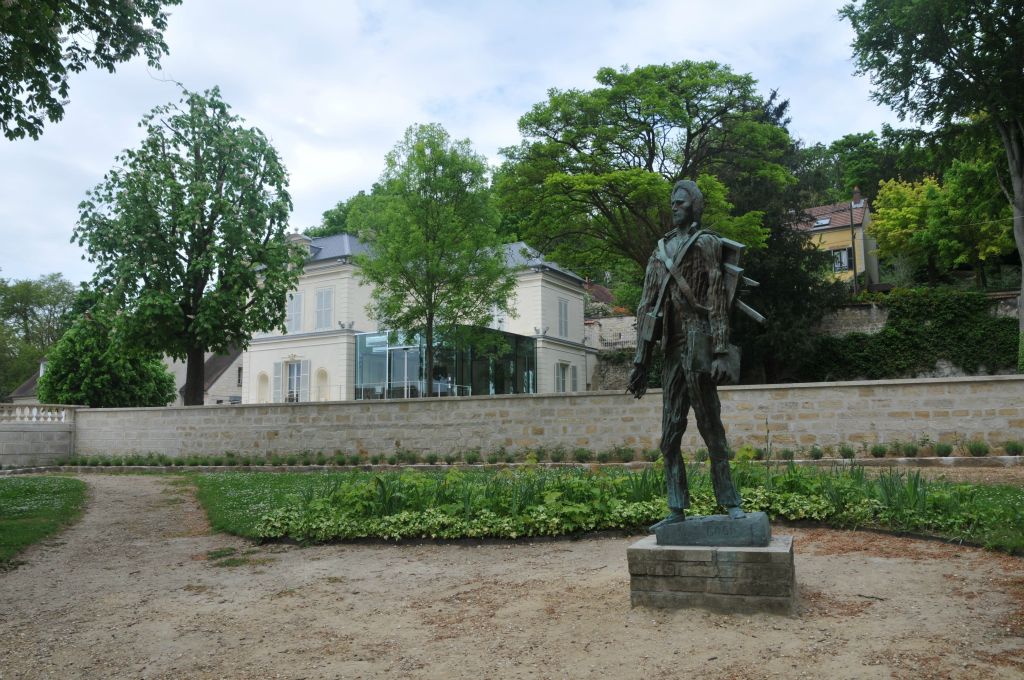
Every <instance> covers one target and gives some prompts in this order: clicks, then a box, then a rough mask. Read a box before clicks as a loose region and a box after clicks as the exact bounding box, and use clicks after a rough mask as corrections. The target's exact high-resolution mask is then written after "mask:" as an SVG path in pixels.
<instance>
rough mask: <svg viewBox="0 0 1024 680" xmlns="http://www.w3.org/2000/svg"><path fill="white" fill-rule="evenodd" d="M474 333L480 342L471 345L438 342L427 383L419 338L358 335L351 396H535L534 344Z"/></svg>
mask: <svg viewBox="0 0 1024 680" xmlns="http://www.w3.org/2000/svg"><path fill="white" fill-rule="evenodd" d="M477 332H479V333H483V334H484V339H483V341H482V342H477V343H475V346H465V347H460V346H458V345H455V346H452V345H450V344H448V343H443V342H442V343H440V344H439V345H438V346H437V347H436V348H435V349H434V371H433V376H431V377H430V379H429V380H428V377H427V376H426V375H425V371H426V347H425V345H424V342H423V339H422V338H421V337H419V336H417V337H415V338H412V339H403V338H400V337H399V338H397V339H396V341H395V342H393V343H392V342H390V341H389V338H388V336H389V334H388V333H386V332H377V333H359V334H357V335H356V384H355V398H356V399H410V398H414V397H427V396H433V397H452V396H460V397H467V396H473V395H481V394H534V393H536V392H537V377H536V376H537V358H536V357H537V347H536V340H534V338H531V337H527V336H523V335H516V334H514V333H507V332H504V331H497V330H491V329H487V330H483V331H477Z"/></svg>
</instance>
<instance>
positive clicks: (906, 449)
mask: <svg viewBox="0 0 1024 680" xmlns="http://www.w3.org/2000/svg"><path fill="white" fill-rule="evenodd" d="M918 449H919V447H918V445H917V444H915V443H914V442H907V443H906V444H904V445H903V446H902V447H900V452H901V453H902V454H903V456H904V457H906V458H916V457H917V452H918Z"/></svg>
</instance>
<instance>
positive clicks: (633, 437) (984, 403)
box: [75, 375, 1024, 456]
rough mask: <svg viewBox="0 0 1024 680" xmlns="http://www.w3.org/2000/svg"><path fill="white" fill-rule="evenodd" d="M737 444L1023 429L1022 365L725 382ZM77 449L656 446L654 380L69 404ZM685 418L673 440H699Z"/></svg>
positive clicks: (989, 437) (726, 408) (982, 435)
mask: <svg viewBox="0 0 1024 680" xmlns="http://www.w3.org/2000/svg"><path fill="white" fill-rule="evenodd" d="M719 394H720V396H721V401H722V412H723V420H724V422H725V425H726V429H727V432H728V435H729V439H730V443H731V444H732V446H734V447H738V446H740V445H742V444H746V443H749V444H752V445H755V446H763V445H764V444H765V442H766V440H767V437H768V436H770V437H771V439H772V442H773V444H774V445H775V446H776V447H780V448H781V447H789V448H798V447H801V446H810V445H812V444H818V445H821V446H834V445H837V444H840V443H843V442H849V443H852V444H858V443H860V442H863V443H865V444H873V443H876V442H891V441H894V440H898V441H909V440H911V439H919V438H921V437H928V438H929V439H930V440H932V441H954V440H956V439H957V438H959V437H963V438H967V439H984V440H986V441H988V442H989V443H991V444H996V445H998V444H1001V443H1002V442H1004V441H1006V440H1008V439H1018V440H1022V439H1024V398H1022V397H1024V376H1017V375H1013V376H984V377H970V378H948V379H930V380H885V381H871V382H842V383H813V384H792V385H759V386H737V387H723V388H721V389H720V390H719ZM76 421H77V435H76V445H75V451H76V453H77V454H79V455H105V454H110V455H123V454H129V453H144V452H155V453H163V454H167V455H171V456H183V455H188V454H192V453H197V454H220V453H223V452H225V451H229V450H234V451H238V452H241V453H246V454H252V453H257V454H259V453H264V454H268V453H291V452H298V451H304V450H311V451H323V452H325V453H332V452H334V451H337V450H341V451H345V452H347V453H352V452H363V453H368V454H372V453H383V454H388V453H392V452H394V451H395V450H396V449H399V448H403V449H411V450H414V451H417V452H430V451H433V452H436V453H446V452H449V451H460V450H461V451H464V450H466V449H470V448H475V447H478V448H480V449H482V450H484V451H488V450H492V449H496V448H498V447H501V446H504V447H506V448H508V449H510V450H516V449H522V448H527V447H535V446H540V445H543V446H549V447H550V446H554V445H557V444H561V445H563V446H566V447H569V448H572V447H576V446H585V447H588V448H590V449H594V450H602V449H607V448H610V447H612V446H616V445H621V444H625V445H626V446H630V447H633V448H642V449H648V448H655V447H657V443H658V437H659V433H660V429H661V392H660V390H652V391H651V392H649V393H648V395H647V396H646V397H645V398H644V399H643V400H641V401H637V400H635V399H633V398H631V397H630V396H629V395H626V394H623V393H622V392H598V393H595V392H590V393H581V394H572V395H554V394H543V395H510V396H493V397H470V398H466V399H409V400H396V401H373V402H352V401H349V402H328V403H313V404H274V405H268V404H259V405H242V406H205V407H177V408H141V409H88V410H82V411H79V412H78V414H77V416H76ZM695 430H696V428H695V427H694V425H693V420H692V418H691V426H690V431H689V432H687V435H686V437H685V439H684V442H683V445H684V446H685V447H687V448H690V449H694V448H698V447H700V446H703V444H702V443H701V442H700V440H699V438H698V435H697V433H696V432H695Z"/></svg>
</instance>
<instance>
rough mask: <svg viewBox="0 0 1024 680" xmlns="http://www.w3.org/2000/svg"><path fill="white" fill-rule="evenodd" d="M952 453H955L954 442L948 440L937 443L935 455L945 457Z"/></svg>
mask: <svg viewBox="0 0 1024 680" xmlns="http://www.w3.org/2000/svg"><path fill="white" fill-rule="evenodd" d="M951 453H953V445H952V444H950V443H948V442H938V443H936V444H935V455H936V456H938V457H939V458H945V457H946V456H948V455H949V454H951Z"/></svg>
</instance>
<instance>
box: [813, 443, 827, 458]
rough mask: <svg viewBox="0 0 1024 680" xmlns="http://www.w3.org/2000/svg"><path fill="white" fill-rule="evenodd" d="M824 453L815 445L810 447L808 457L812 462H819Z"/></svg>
mask: <svg viewBox="0 0 1024 680" xmlns="http://www.w3.org/2000/svg"><path fill="white" fill-rule="evenodd" d="M824 455H825V452H824V451H822V450H821V447H820V446H818V445H817V444H815V445H814V446H812V447H811V450H810V456H811V459H812V460H821V459H822V457H824Z"/></svg>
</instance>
